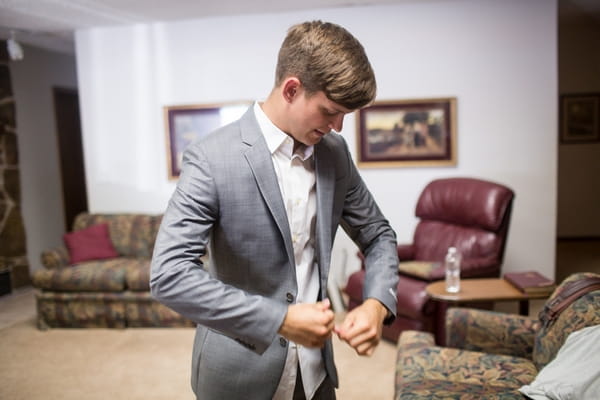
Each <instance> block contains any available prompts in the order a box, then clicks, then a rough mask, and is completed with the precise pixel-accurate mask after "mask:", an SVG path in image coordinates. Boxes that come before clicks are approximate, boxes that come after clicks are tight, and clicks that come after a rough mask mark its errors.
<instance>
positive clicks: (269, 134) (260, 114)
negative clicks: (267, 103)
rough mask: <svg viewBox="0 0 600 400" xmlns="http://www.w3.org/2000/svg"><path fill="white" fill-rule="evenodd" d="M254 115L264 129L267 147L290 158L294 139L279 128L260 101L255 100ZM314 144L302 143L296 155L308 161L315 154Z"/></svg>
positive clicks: (272, 152)
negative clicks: (306, 144)
mask: <svg viewBox="0 0 600 400" xmlns="http://www.w3.org/2000/svg"><path fill="white" fill-rule="evenodd" d="M254 115H255V116H256V120H257V121H258V126H259V127H260V130H261V131H262V134H263V136H264V138H265V141H266V142H267V147H268V148H269V151H270V152H271V154H275V152H277V151H278V150H279V151H281V152H282V153H283V154H285V155H286V156H287V157H288V158H290V159H291V158H292V156H293V155H294V154H292V152H293V150H294V139H292V138H291V137H290V136H289V135H287V134H286V133H285V132H283V131H282V130H281V129H279V128H278V127H277V126H276V125H275V124H274V123H273V122H271V120H270V119H269V117H267V114H265V112H264V111H263V110H262V108H261V106H260V104H258V102H254ZM313 151H314V146H305V145H301V146H299V147H298V149H296V153H295V154H296V155H298V156H299V157H300V158H301V159H302V161H306V160H307V159H308V158H310V157H311V156H312V154H313Z"/></svg>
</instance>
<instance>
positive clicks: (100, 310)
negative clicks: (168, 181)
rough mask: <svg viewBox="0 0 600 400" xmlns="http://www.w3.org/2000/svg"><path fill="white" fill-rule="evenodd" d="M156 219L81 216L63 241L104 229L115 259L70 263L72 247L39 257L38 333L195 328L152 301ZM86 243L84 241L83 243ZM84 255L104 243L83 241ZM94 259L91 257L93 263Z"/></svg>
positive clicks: (35, 281)
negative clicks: (59, 329) (57, 329)
mask: <svg viewBox="0 0 600 400" xmlns="http://www.w3.org/2000/svg"><path fill="white" fill-rule="evenodd" d="M160 222H161V216H159V215H142V214H88V213H82V214H79V215H78V216H77V217H76V218H75V221H74V223H73V231H72V232H71V233H69V234H67V235H65V243H66V244H70V245H71V244H72V243H71V242H67V238H66V236H68V235H72V234H77V233H79V232H86V231H89V230H90V229H91V228H92V227H94V228H95V227H103V228H104V231H105V232H106V234H105V236H106V240H105V241H108V242H109V243H108V245H109V246H111V251H112V252H113V254H112V255H111V254H108V255H107V254H106V252H104V253H103V254H102V255H98V253H96V255H97V256H98V257H102V258H101V259H91V260H85V261H80V262H75V263H73V262H72V260H73V257H74V253H73V250H74V249H73V247H72V246H70V247H69V248H67V246H66V245H65V246H60V247H57V248H54V249H51V250H47V251H44V252H43V253H42V256H41V258H42V264H43V268H39V269H37V270H35V271H34V272H33V274H32V281H33V286H34V287H35V288H36V289H37V290H36V300H37V322H38V327H39V328H40V329H46V328H49V327H52V328H54V327H70V328H96V327H107V328H125V327H173V326H193V324H192V322H191V321H189V320H186V319H185V318H183V317H182V316H181V315H179V314H177V313H176V312H175V311H173V310H171V309H169V308H167V307H165V306H163V305H162V304H160V303H158V302H156V301H155V300H154V299H152V297H151V296H150V287H149V279H150V260H151V257H152V249H153V246H154V240H155V238H156V234H157V231H158V228H159V225H160ZM84 239H85V240H84ZM84 239H82V240H80V243H83V244H85V245H87V246H88V249H87V250H86V251H87V253H88V254H93V253H94V248H93V247H94V246H98V247H102V243H101V242H102V240H96V238H93V237H92V238H90V237H87V239H86V238H85V237H84ZM92 258H94V257H92Z"/></svg>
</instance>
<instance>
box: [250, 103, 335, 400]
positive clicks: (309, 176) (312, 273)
mask: <svg viewBox="0 0 600 400" xmlns="http://www.w3.org/2000/svg"><path fill="white" fill-rule="evenodd" d="M254 114H255V115H256V119H257V120H258V124H259V126H260V129H261V131H262V133H263V136H264V137H265V140H266V142H267V146H268V148H269V151H270V152H271V159H272V161H273V166H274V167H275V173H276V174H277V181H278V183H279V189H280V190H281V196H282V198H283V202H284V204H285V210H286V212H287V217H288V223H289V226H290V231H291V232H290V233H291V236H292V243H293V246H294V259H295V264H296V265H295V267H296V281H297V284H298V294H297V297H296V303H315V302H316V301H317V298H318V296H319V270H318V266H317V265H316V263H315V259H314V254H315V246H314V238H315V219H316V211H317V200H316V191H315V190H316V186H315V182H316V178H315V170H314V157H313V146H305V145H300V146H298V148H297V149H296V151H295V152H294V140H293V139H292V138H291V137H290V136H288V135H287V134H285V133H284V132H283V131H282V130H280V129H279V128H277V127H276V126H275V125H274V124H273V123H272V122H271V120H269V118H268V117H267V116H266V114H265V113H264V112H263V110H262V109H261V107H260V105H259V104H258V103H254ZM298 365H300V371H301V374H302V385H303V387H304V393H305V395H306V398H307V399H311V398H312V396H313V395H314V393H315V392H316V390H317V389H318V387H319V385H320V384H321V383H322V382H323V379H325V375H326V372H325V364H324V362H323V357H322V355H321V349H318V348H306V347H303V346H300V345H297V344H296V343H294V342H292V341H290V342H289V346H288V354H287V358H286V362H285V367H284V370H283V374H282V376H281V380H280V381H279V386H278V387H277V391H276V392H275V396H274V397H273V399H274V400H290V399H292V396H293V394H294V386H295V384H296V374H297V367H298Z"/></svg>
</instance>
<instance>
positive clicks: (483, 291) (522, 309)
mask: <svg viewBox="0 0 600 400" xmlns="http://www.w3.org/2000/svg"><path fill="white" fill-rule="evenodd" d="M425 291H426V292H427V294H428V295H429V296H430V297H431V298H432V299H433V300H437V301H440V302H442V303H445V305H446V306H444V307H438V313H440V314H438V317H436V318H438V320H444V317H443V315H445V312H446V308H447V306H449V305H451V304H460V303H483V302H495V301H518V302H519V314H521V315H528V314H529V300H531V299H544V298H547V297H548V296H549V295H548V294H545V293H542V294H539V293H537V294H527V293H523V292H521V291H520V290H519V289H517V288H515V287H514V286H513V285H512V284H510V283H509V282H508V281H505V280H504V279H502V278H485V279H461V280H460V292H458V293H448V292H446V283H445V282H444V281H443V280H441V281H436V282H433V283H430V284H429V285H427V286H426V287H425ZM439 315H442V317H440V316H439ZM445 330H446V328H445V326H441V327H438V328H437V331H436V333H435V336H436V342H437V343H438V344H439V345H442V346H443V345H444V344H445V339H446V338H445V333H444V332H445Z"/></svg>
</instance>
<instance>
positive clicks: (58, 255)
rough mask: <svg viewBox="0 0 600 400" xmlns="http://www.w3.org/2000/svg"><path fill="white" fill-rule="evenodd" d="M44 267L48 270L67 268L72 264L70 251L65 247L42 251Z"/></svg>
mask: <svg viewBox="0 0 600 400" xmlns="http://www.w3.org/2000/svg"><path fill="white" fill-rule="evenodd" d="M41 261H42V265H43V266H44V267H46V268H48V269H53V268H61V267H66V266H67V265H69V264H70V261H71V259H70V257H69V250H67V248H66V247H65V246H59V247H55V248H53V249H49V250H45V251H42V254H41Z"/></svg>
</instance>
